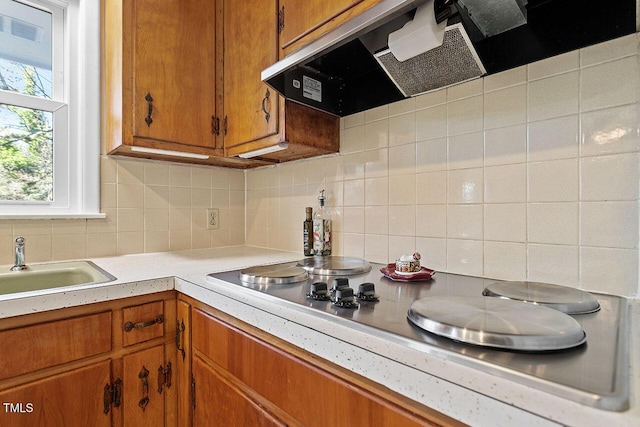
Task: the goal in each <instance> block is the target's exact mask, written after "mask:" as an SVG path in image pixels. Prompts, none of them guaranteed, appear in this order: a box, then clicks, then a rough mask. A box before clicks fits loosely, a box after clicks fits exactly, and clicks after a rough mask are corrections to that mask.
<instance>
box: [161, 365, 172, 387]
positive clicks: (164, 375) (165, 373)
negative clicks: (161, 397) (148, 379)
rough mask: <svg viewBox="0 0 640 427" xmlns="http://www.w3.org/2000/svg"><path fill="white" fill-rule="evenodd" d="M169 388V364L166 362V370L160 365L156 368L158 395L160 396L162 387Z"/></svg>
mask: <svg viewBox="0 0 640 427" xmlns="http://www.w3.org/2000/svg"><path fill="white" fill-rule="evenodd" d="M165 386H166V387H167V388H170V387H171V362H167V366H166V368H163V367H162V365H160V367H159V368H158V393H161V394H162V389H163V388H164V387H165Z"/></svg>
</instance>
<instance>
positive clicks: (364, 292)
mask: <svg viewBox="0 0 640 427" xmlns="http://www.w3.org/2000/svg"><path fill="white" fill-rule="evenodd" d="M356 298H358V299H359V300H361V301H378V300H379V299H380V298H379V297H378V295H376V288H375V285H374V284H373V283H371V282H366V283H362V284H360V286H358V293H357V295H356Z"/></svg>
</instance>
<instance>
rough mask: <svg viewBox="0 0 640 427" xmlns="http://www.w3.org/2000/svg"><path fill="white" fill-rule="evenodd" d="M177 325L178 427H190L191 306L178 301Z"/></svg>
mask: <svg viewBox="0 0 640 427" xmlns="http://www.w3.org/2000/svg"><path fill="white" fill-rule="evenodd" d="M177 314H178V319H177V324H176V330H177V335H176V346H177V347H178V349H177V350H178V351H177V355H176V369H175V372H176V376H177V383H178V384H177V387H178V426H179V427H189V426H192V425H193V423H192V422H191V415H192V414H191V305H190V304H189V303H187V302H185V301H182V300H178V307H177Z"/></svg>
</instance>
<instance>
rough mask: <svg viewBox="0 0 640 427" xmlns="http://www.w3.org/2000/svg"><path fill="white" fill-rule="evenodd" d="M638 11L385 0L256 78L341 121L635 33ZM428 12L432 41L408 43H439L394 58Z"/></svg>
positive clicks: (553, 2) (623, 4)
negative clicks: (396, 41) (398, 39)
mask: <svg viewBox="0 0 640 427" xmlns="http://www.w3.org/2000/svg"><path fill="white" fill-rule="evenodd" d="M636 8H637V1H636V0H616V1H614V2H602V1H595V0H382V1H380V2H379V3H377V4H376V5H375V6H373V7H371V8H370V9H368V10H367V11H365V12H364V13H362V14H361V15H358V16H356V17H355V18H353V19H352V20H350V21H347V22H345V23H344V24H342V25H341V26H339V27H337V28H335V29H334V30H332V31H330V32H328V33H326V34H325V35H323V36H321V37H320V38H319V39H317V40H315V41H313V42H312V43H310V44H308V45H307V46H305V47H303V48H301V49H300V50H298V51H296V52H293V53H292V54H290V55H288V56H287V57H285V58H284V59H282V60H281V61H279V62H277V63H275V64H273V65H272V66H270V67H269V68H267V69H265V70H264V71H263V72H262V80H263V81H265V82H266V83H267V84H268V85H269V86H271V87H272V88H273V89H275V90H276V91H277V92H279V93H280V94H281V95H283V96H284V97H285V98H287V99H290V100H292V101H296V102H299V103H302V104H305V105H308V106H310V107H313V108H317V109H320V110H322V111H326V112H328V113H331V114H334V115H337V116H341V117H342V116H346V115H349V114H353V113H356V112H360V111H364V110H367V109H369V108H374V107H377V106H380V105H384V104H388V103H391V102H395V101H399V100H402V99H405V98H407V97H410V96H416V95H419V94H421V93H425V92H429V91H432V90H437V89H440V88H443V87H447V86H451V85H454V84H458V83H462V82H464V81H468V80H470V79H474V78H479V77H482V76H485V75H490V74H494V73H498V72H501V71H504V70H508V69H510V68H514V67H518V66H521V65H525V64H528V63H530V62H535V61H538V60H541V59H544V58H548V57H551V56H555V55H558V54H561V53H565V52H569V51H572V50H575V49H578V48H582V47H586V46H589V45H592V44H596V43H601V42H603V41H606V40H611V39H614V38H617V37H622V36H624V35H628V34H632V33H634V32H636V31H637V30H636ZM425 9H426V10H427V12H426V13H427V14H428V15H430V16H432V20H431V29H432V30H433V31H434V34H433V35H430V36H428V37H426V38H425V39H424V40H425V41H424V42H420V43H414V45H417V49H418V51H419V50H420V44H421V43H422V44H424V45H429V44H430V43H431V40H430V38H432V37H435V38H438V37H440V38H441V40H437V41H436V42H435V43H434V46H435V47H433V46H429V47H428V50H427V51H425V52H418V53H417V54H415V55H414V56H411V57H410V58H408V59H407V58H401V60H398V59H396V56H402V54H401V53H400V54H398V53H397V52H398V50H397V49H396V52H394V49H393V47H392V48H390V46H389V38H390V34H394V33H395V34H400V32H402V31H403V30H405V29H406V28H408V27H411V26H412V25H413V26H414V27H418V30H416V31H417V32H416V33H412V32H409V36H408V37H407V40H410V41H411V39H412V38H416V39H417V38H418V37H419V36H420V35H421V34H424V31H423V30H422V29H421V27H419V22H418V21H425V19H423V18H422V17H421V16H420V15H425V12H424V11H425ZM438 30H440V32H442V33H443V34H441V35H438V34H437V33H438ZM416 34H417V35H416ZM393 37H394V36H392V38H393ZM412 47H416V46H412Z"/></svg>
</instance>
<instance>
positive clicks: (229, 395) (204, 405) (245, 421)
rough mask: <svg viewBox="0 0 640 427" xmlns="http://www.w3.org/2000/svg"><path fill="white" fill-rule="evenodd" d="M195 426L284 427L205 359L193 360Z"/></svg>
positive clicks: (195, 358)
mask: <svg viewBox="0 0 640 427" xmlns="http://www.w3.org/2000/svg"><path fill="white" fill-rule="evenodd" d="M192 366H193V377H194V379H195V408H194V414H193V425H194V426H223V427H226V426H284V425H286V424H285V423H282V422H281V421H279V420H278V419H277V418H275V417H274V416H273V415H272V414H270V413H269V412H267V411H265V410H264V409H263V408H261V407H260V405H258V404H257V403H256V402H254V401H252V400H251V399H249V397H248V396H246V395H245V394H243V393H242V392H241V391H240V390H238V389H237V388H236V387H234V386H233V385H232V384H231V383H230V382H229V381H227V380H226V379H225V378H224V377H222V376H221V375H220V374H219V373H218V372H217V371H216V370H214V369H213V368H211V367H210V366H208V365H207V364H205V363H204V362H203V361H202V360H201V359H199V358H197V357H194V358H193V365H192Z"/></svg>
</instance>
